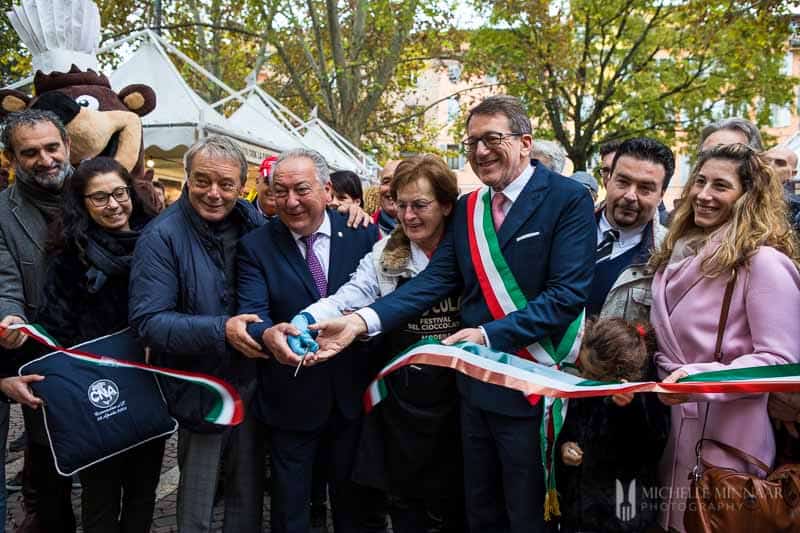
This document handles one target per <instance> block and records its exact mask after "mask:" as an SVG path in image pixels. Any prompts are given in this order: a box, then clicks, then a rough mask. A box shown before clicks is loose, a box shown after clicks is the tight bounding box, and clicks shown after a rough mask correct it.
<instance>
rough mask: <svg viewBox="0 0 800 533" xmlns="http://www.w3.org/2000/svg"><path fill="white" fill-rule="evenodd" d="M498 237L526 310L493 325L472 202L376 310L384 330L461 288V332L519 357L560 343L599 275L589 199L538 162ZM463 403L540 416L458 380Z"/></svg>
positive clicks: (499, 393) (506, 392)
mask: <svg viewBox="0 0 800 533" xmlns="http://www.w3.org/2000/svg"><path fill="white" fill-rule="evenodd" d="M533 164H534V165H536V170H535V172H534V175H533V177H532V178H531V180H530V181H529V182H528V183H527V184H526V185H525V188H524V189H523V190H522V192H521V193H520V195H519V197H518V198H517V200H516V201H515V202H514V204H513V205H512V207H511V210H510V211H509V212H508V215H506V218H505V221H504V222H503V225H502V226H501V227H500V231H499V233H498V240H499V242H500V248H501V250H502V253H503V257H505V259H506V262H507V263H508V266H509V268H510V269H511V271H512V273H513V274H514V277H515V278H516V280H517V283H518V284H519V287H520V289H522V292H523V293H524V294H525V296H526V297H527V299H528V305H527V307H525V308H524V309H522V310H520V311H515V312H513V313H510V314H508V315H507V316H506V317H504V318H502V319H500V320H493V319H492V315H491V313H490V312H489V308H488V307H487V305H486V301H485V300H484V298H483V293H482V292H481V288H480V285H479V283H478V278H477V276H476V274H475V268H474V266H473V264H472V258H471V256H470V251H469V238H468V235H467V202H466V200H467V198H466V196H465V197H462V198H461V199H460V200H459V202H458V205H457V206H456V211H455V215H454V218H453V222H452V223H451V224H450V226H449V228H448V231H447V233H446V234H445V237H444V239H443V240H442V242H441V244H440V245H439V247H438V248H437V249H436V252H435V253H434V255H433V257H432V258H431V262H430V264H429V265H428V268H426V269H425V270H424V271H423V272H422V273H421V274H420V275H419V276H417V277H416V278H414V279H413V280H411V281H409V282H408V283H406V284H404V285H403V286H402V287H400V288H399V289H398V290H396V291H395V292H393V293H392V294H390V295H389V296H387V297H385V298H382V299H380V300H378V301H377V302H375V303H374V304H373V305H372V306H370V307H372V308H373V309H374V310H375V311H376V312H377V314H378V316H379V317H380V319H381V324H382V327H383V330H384V331H388V330H391V329H395V328H397V327H399V326H400V325H401V324H403V323H404V321H406V320H408V319H410V318H412V317H414V316H417V315H420V314H422V313H423V312H424V311H425V310H426V309H428V308H429V307H431V306H432V305H434V304H435V303H437V302H438V301H439V300H441V299H442V298H443V297H445V296H447V295H448V294H450V293H451V292H453V291H454V290H456V289H458V288H459V287H461V288H462V290H463V292H462V301H461V320H462V323H463V325H464V327H477V326H481V325H482V326H483V327H484V329H485V331H486V334H487V336H488V337H489V342H490V343H491V347H492V348H494V349H496V350H500V351H504V352H512V353H513V352H514V351H516V350H517V349H518V348H521V347H524V346H528V345H529V344H531V343H533V342H535V341H538V340H540V339H542V338H544V337H547V336H551V337H553V338H554V339H555V341H554V342H558V339H560V338H561V337H562V336H563V334H564V332H565V331H566V327H567V326H568V325H569V324H570V323H571V322H572V321H573V320H574V319H575V317H576V316H578V313H580V311H581V309H582V308H583V306H584V305H585V303H586V298H587V296H588V294H589V288H590V286H591V282H592V274H593V272H594V256H595V243H596V240H597V238H596V231H597V226H596V224H595V221H594V218H593V209H592V199H591V196H589V195H588V194H586V189H585V188H584V187H583V185H581V184H579V183H577V182H575V181H573V180H571V179H568V178H564V177H563V176H561V175H559V174H556V173H555V172H552V171H551V170H549V169H548V168H547V167H545V166H544V165H542V164H539V163H538V161H536V162H534V163H533ZM459 390H460V391H461V394H462V397H463V398H464V401H466V402H468V403H469V404H470V405H472V406H474V407H478V408H481V409H485V410H488V411H492V412H496V413H500V414H504V415H508V416H533V415H535V414H536V413H537V411H536V410H535V409H533V408H532V407H531V406H530V404H529V403H528V402H527V400H526V399H525V397H524V396H523V395H522V394H520V393H519V392H516V391H512V390H510V389H503V388H501V387H499V386H496V385H487V384H484V383H482V382H479V381H477V380H472V379H468V378H460V379H459Z"/></svg>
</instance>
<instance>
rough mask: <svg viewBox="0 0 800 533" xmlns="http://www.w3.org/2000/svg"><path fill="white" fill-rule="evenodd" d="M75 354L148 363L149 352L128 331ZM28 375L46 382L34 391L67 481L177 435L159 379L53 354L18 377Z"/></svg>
mask: <svg viewBox="0 0 800 533" xmlns="http://www.w3.org/2000/svg"><path fill="white" fill-rule="evenodd" d="M75 348H76V349H78V350H80V351H83V352H87V353H90V354H93V355H104V356H108V357H114V358H115V359H122V360H127V361H134V362H144V356H143V353H144V349H143V347H142V345H141V344H140V343H139V341H138V339H136V337H135V336H134V334H133V332H132V331H131V330H130V329H129V328H128V329H125V330H122V331H120V332H117V333H114V334H112V335H108V336H106V337H101V338H99V339H94V340H91V341H88V342H85V343H83V344H79V345H78V346H76V347H75ZM26 374H41V375H43V376H45V379H44V380H42V381H39V382H34V383H31V388H32V389H33V392H34V394H35V395H36V396H38V397H40V398H41V399H42V400H43V406H42V407H41V409H43V411H44V413H43V414H44V422H45V428H46V430H47V438H48V440H49V441H50V449H51V451H52V453H53V458H54V459H55V463H56V470H57V471H58V473H59V474H61V475H63V476H71V475H72V474H74V473H75V472H78V471H80V470H83V469H84V468H86V467H89V466H91V465H93V464H95V463H98V462H100V461H103V460H104V459H107V458H109V457H112V456H114V455H117V454H119V453H122V452H124V451H126V450H129V449H131V448H133V447H135V446H138V445H140V444H144V443H145V442H148V441H151V440H153V439H157V438H160V437H165V436H167V435H170V434H171V433H173V432H175V430H176V429H178V422H177V421H176V420H175V419H174V418H172V417H171V416H170V415H169V412H168V411H167V405H166V403H165V401H164V396H163V395H162V393H161V389H160V388H159V386H158V382H157V380H156V379H155V376H154V375H153V374H151V373H149V372H147V371H145V370H140V369H135V368H115V367H108V366H99V365H97V364H93V363H92V362H88V361H84V360H81V359H76V358H74V357H70V356H69V355H67V354H65V353H63V352H52V353H49V354H47V355H44V356H42V357H39V358H38V359H35V360H33V361H31V362H30V363H27V364H25V365H23V366H22V367H20V369H19V375H21V376H22V375H26Z"/></svg>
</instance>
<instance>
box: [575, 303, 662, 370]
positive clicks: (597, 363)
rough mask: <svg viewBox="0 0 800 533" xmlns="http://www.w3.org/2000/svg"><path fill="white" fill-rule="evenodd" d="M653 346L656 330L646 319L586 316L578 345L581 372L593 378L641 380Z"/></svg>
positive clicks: (654, 345)
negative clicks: (632, 320)
mask: <svg viewBox="0 0 800 533" xmlns="http://www.w3.org/2000/svg"><path fill="white" fill-rule="evenodd" d="M656 349H657V345H656V334H655V331H654V330H653V328H652V327H651V326H650V324H648V323H646V322H644V323H639V324H634V323H632V322H629V321H627V320H624V319H622V318H600V319H597V318H593V319H589V320H587V321H586V326H585V329H584V333H583V344H582V345H581V354H580V364H581V375H582V376H583V377H584V378H586V379H591V380H594V381H620V380H623V379H625V380H628V381H641V380H642V379H645V378H646V377H647V373H648V368H649V366H650V360H651V358H652V356H653V354H654V353H655V352H656Z"/></svg>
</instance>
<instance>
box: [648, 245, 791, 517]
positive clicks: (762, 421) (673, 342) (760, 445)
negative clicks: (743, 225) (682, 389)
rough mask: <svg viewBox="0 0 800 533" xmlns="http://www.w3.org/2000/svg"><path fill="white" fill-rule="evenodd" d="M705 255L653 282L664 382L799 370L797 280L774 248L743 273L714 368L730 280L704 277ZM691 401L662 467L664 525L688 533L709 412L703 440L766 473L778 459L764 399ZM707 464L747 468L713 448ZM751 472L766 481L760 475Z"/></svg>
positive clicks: (677, 419) (675, 411) (679, 409)
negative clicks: (692, 480)
mask: <svg viewBox="0 0 800 533" xmlns="http://www.w3.org/2000/svg"><path fill="white" fill-rule="evenodd" d="M702 255H703V252H702V251H701V253H700V254H698V255H697V256H692V257H687V258H685V259H683V260H682V261H679V262H676V263H673V264H670V265H668V266H667V267H666V268H665V269H664V270H662V271H660V272H658V273H657V274H656V275H655V277H654V278H653V305H652V309H651V312H650V320H651V322H652V323H653V327H654V328H655V330H656V335H657V337H658V350H659V351H658V353H656V364H657V366H658V372H659V377H660V378H662V379H663V378H664V377H666V376H667V375H669V374H670V373H672V372H673V371H674V370H677V369H678V368H682V369H683V370H685V371H687V372H688V373H689V374H695V373H698V372H707V371H711V370H724V369H729V368H737V367H751V366H762V365H777V364H785V363H796V362H798V356H800V333H798V329H797V324H798V321H800V274H798V272H797V269H796V268H795V266H794V264H793V263H792V261H791V260H790V259H789V258H788V257H786V256H785V255H783V254H782V253H780V252H778V251H777V250H775V249H774V248H769V247H762V248H760V249H759V250H758V252H757V253H756V254H755V255H754V256H753V257H752V258H751V260H750V264H749V268H740V269H739V273H738V279H737V281H736V284H735V287H734V291H733V298H732V301H731V306H730V312H729V314H728V321H727V326H726V328H725V333H724V336H723V340H722V353H723V358H722V361H721V362H720V363H717V362H715V361H714V345H715V343H716V337H717V325H718V323H719V317H720V309H721V307H722V298H723V295H724V293H725V286H726V284H727V282H728V277H727V276H724V275H723V276H720V277H717V278H713V279H710V278H707V277H704V276H703V275H702V274H701V273H700V263H701V261H702ZM690 400H692V401H689V402H686V403H683V404H679V405H676V406H673V407H672V429H671V433H670V437H669V440H668V441H667V447H666V449H665V450H664V455H663V457H662V459H661V464H660V467H659V476H660V484H661V486H662V487H663V488H664V490H663V493H662V494H661V496H662V499H663V500H664V505H663V507H662V514H661V525H662V527H664V528H665V529H667V528H668V527H672V528H674V529H676V530H678V531H684V527H683V511H684V508H685V501H686V497H687V495H688V487H689V480H688V476H689V473H690V472H691V470H692V468H693V467H694V465H695V445H696V443H697V440H698V439H699V438H700V434H701V430H702V425H703V418H704V416H705V411H706V406H707V405H708V406H710V411H709V415H708V425H707V427H706V433H705V434H706V437H709V438H713V439H716V440H719V441H721V442H724V443H727V444H730V445H732V446H735V447H737V448H739V449H740V450H743V451H745V452H747V453H749V454H751V455H753V456H754V457H757V458H759V459H761V460H762V461H763V462H764V463H766V464H768V465H772V462H773V461H774V459H775V441H774V438H773V433H772V426H771V424H770V420H769V416H768V415H767V395H766V394H754V395H743V394H719V393H717V394H704V395H692V396H691V397H690ZM703 458H704V460H705V461H707V462H709V463H711V464H714V465H716V466H724V467H725V466H726V467H732V468H736V469H739V470H743V469H745V468H747V466H746V465H744V464H742V463H741V462H740V461H738V460H736V459H735V458H733V457H731V456H729V455H727V454H725V453H724V452H722V451H721V450H719V449H715V448H714V447H713V445H706V446H705V447H704V448H703ZM747 469H748V470H749V471H750V472H752V473H756V474H760V475H762V476H763V475H765V474H764V472H759V470H758V469H757V468H755V467H752V468H747ZM670 488H671V490H669V489H670Z"/></svg>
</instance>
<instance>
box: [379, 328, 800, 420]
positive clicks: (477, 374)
mask: <svg viewBox="0 0 800 533" xmlns="http://www.w3.org/2000/svg"><path fill="white" fill-rule="evenodd" d="M470 346H475V345H471V343H458V344H456V345H452V346H444V345H442V344H438V343H435V342H432V341H422V342H420V343H417V344H415V345H414V346H412V347H411V348H409V349H408V350H406V351H405V352H403V353H401V354H400V355H398V356H397V357H396V358H395V359H393V360H392V361H391V362H389V363H388V364H387V365H386V366H385V367H384V368H383V369H381V371H380V372H379V373H378V375H377V377H376V378H375V379H374V380H373V381H372V383H370V385H369V387H368V388H367V391H366V392H365V394H364V406H365V410H366V411H367V412H369V411H371V410H372V409H373V408H374V407H375V406H376V405H377V404H378V403H379V402H380V401H381V400H383V399H384V398H385V397H386V386H385V384H384V383H382V382H383V381H384V380H385V378H386V376H388V375H389V374H391V373H392V372H394V371H395V370H397V369H399V368H402V367H404V366H408V365H411V364H426V365H433V366H440V367H446V368H452V369H454V370H456V371H457V372H460V373H462V374H465V375H467V376H470V377H472V378H474V379H477V380H479V381H483V382H485V383H491V384H495V385H499V386H502V387H506V388H510V389H514V390H518V391H520V392H521V393H522V394H524V395H525V396H526V397H529V398H530V397H531V396H534V397H538V396H547V397H552V398H588V397H596V396H609V395H612V394H618V393H626V392H658V393H663V394H687V393H690V394H691V393H699V394H702V393H716V392H722V393H768V392H800V364H787V365H773V366H758V367H747V368H740V369H731V370H719V371H713V372H704V373H701V374H694V375H692V376H688V377H686V378H682V379H681V380H679V381H678V382H677V383H659V382H654V381H643V382H630V383H607V382H598V381H588V380H582V379H581V378H579V377H576V376H573V375H571V374H567V373H566V372H562V371H560V370H556V369H554V368H550V367H547V366H545V365H541V364H538V363H534V362H531V361H527V360H525V359H522V358H520V357H516V356H514V355H511V354H504V353H500V352H494V351H492V350H488V349H486V348H484V347H480V348H479V349H480V350H482V351H485V352H490V353H492V354H493V355H494V356H496V357H497V360H493V359H488V358H486V357H484V356H482V355H477V354H475V353H472V352H470V351H467V350H465V349H464V348H469V347H470Z"/></svg>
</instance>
